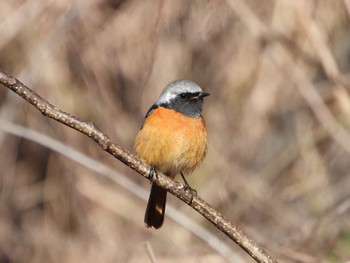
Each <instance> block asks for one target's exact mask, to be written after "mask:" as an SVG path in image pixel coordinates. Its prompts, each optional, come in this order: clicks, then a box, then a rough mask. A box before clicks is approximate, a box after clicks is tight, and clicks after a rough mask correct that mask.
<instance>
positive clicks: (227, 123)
mask: <svg viewBox="0 0 350 263" xmlns="http://www.w3.org/2000/svg"><path fill="white" fill-rule="evenodd" d="M349 15H350V3H349V1H340V0H335V1H333V0H319V1H291V0H290V1H288V0H280V1H272V0H269V1H259V0H249V1H246V2H243V1H242V0H240V1H236V0H227V1H186V0H180V1H165V0H164V1H160V0H146V1H136V0H130V1H112V0H109V1H108V0H89V1H68V0H61V1H46V0H28V1H20V0H12V1H0V69H1V70H3V71H6V72H8V73H10V74H11V75H14V76H16V77H18V78H19V79H20V80H21V81H22V82H24V83H25V84H26V85H28V86H29V87H31V88H33V89H34V90H35V91H36V92H37V93H39V94H40V95H41V96H42V97H44V98H45V99H47V100H48V101H49V102H50V103H52V104H54V105H55V106H57V107H59V108H61V109H63V110H64V111H66V112H70V113H72V114H74V115H76V116H79V117H81V118H83V119H85V120H89V121H93V122H95V123H96V124H97V125H98V126H99V127H100V128H101V129H103V130H104V131H105V132H106V133H108V134H109V135H110V137H111V138H113V139H114V140H115V141H117V142H118V143H120V144H121V145H122V146H123V147H125V148H127V149H130V150H132V147H133V140H134V138H135V136H136V134H137V132H138V129H139V127H140V125H141V123H142V120H143V117H144V115H145V113H146V111H147V110H148V108H149V106H150V105H151V104H152V103H153V102H154V101H156V100H157V98H158V96H159V93H160V92H161V90H162V89H163V87H164V86H165V85H166V84H167V83H169V82H170V81H172V80H174V79H179V78H187V79H191V80H193V81H195V82H197V83H198V84H199V85H200V86H201V87H202V88H203V89H204V90H205V91H207V92H210V93H211V96H210V97H208V98H207V99H206V101H205V109H204V112H203V115H204V116H205V118H206V122H207V128H208V133H209V152H208V155H207V158H206V159H205V161H204V163H203V165H202V166H201V167H200V169H198V170H197V171H196V172H195V173H194V175H193V176H192V177H190V179H189V180H190V183H191V184H192V186H193V187H194V188H196V189H197V190H198V192H199V194H200V195H201V196H202V197H203V198H205V199H206V200H207V201H208V202H209V203H210V204H212V205H213V206H214V207H216V208H217V209H219V210H220V211H222V212H223V213H224V214H225V215H226V216H227V217H228V218H229V219H230V220H232V222H233V223H235V224H237V225H238V226H240V228H242V229H243V230H244V231H245V232H246V233H247V234H249V235H250V236H252V237H253V238H254V239H255V240H256V241H258V242H259V243H260V244H262V245H263V246H264V247H265V248H266V250H267V251H269V252H270V253H271V254H272V255H274V256H275V257H276V258H277V259H279V260H280V261H281V262H345V261H346V260H349V259H350V213H349V210H350V190H349V189H350V176H349V168H350V158H349V157H350V146H349V144H350V139H349V138H350V133H349V132H348V127H349V111H350V97H349V94H348V92H349V83H350V82H349V75H348V74H349V69H350V63H349V61H350V31H349V29H350V23H349ZM0 115H1V116H0V126H1V127H3V128H2V129H4V127H9V124H8V122H10V123H16V124H19V125H21V126H24V127H27V128H29V129H30V130H34V131H37V132H39V133H40V134H36V135H35V136H34V137H36V138H37V139H38V140H39V141H41V142H42V144H44V145H42V144H38V143H35V142H33V141H31V140H27V139H25V138H23V136H24V135H25V134H27V133H28V131H27V130H26V131H23V133H24V135H22V136H15V135H11V134H9V133H5V132H3V131H1V129H0V167H1V168H0V261H1V262H151V259H152V258H153V257H154V258H155V259H156V260H157V262H229V259H228V258H227V257H225V256H223V255H221V254H220V253H219V252H218V251H217V250H215V249H213V248H212V247H210V246H209V245H208V241H209V240H206V241H205V240H204V241H203V240H201V239H199V238H198V237H196V236H195V235H194V234H193V233H192V232H191V231H189V230H187V229H186V228H184V227H183V226H181V225H179V224H178V223H176V222H174V221H173V220H171V219H170V218H167V219H166V221H165V224H164V226H163V228H162V229H161V230H159V231H153V230H149V229H146V228H145V227H144V224H143V213H144V209H145V205H146V203H145V201H144V200H142V199H140V198H139V197H137V196H136V195H135V194H134V193H133V192H132V190H135V188H134V187H131V188H132V189H130V188H129V189H128V188H126V187H122V186H120V185H118V184H117V183H115V182H112V181H111V180H108V179H106V178H104V177H103V176H101V175H99V174H98V173H96V172H94V171H92V170H91V169H88V168H86V167H84V166H82V165H80V164H77V162H76V161H74V158H67V157H64V156H62V155H61V154H59V153H57V152H55V151H54V150H52V145H51V143H50V142H45V141H44V139H43V138H42V137H41V136H43V135H47V136H49V137H52V138H54V139H56V140H58V141H60V142H62V143H64V144H65V145H66V147H68V146H69V147H72V148H74V149H76V150H78V151H80V152H82V153H85V154H86V155H88V156H90V157H92V158H94V159H96V160H97V161H99V162H101V163H103V164H106V165H108V166H110V167H112V168H113V169H115V170H116V171H118V172H120V173H122V174H123V176H125V177H127V178H128V179H129V180H132V181H133V182H134V183H135V184H136V185H138V186H140V187H141V188H142V189H144V190H145V191H144V192H142V193H141V195H143V196H144V197H145V196H146V194H147V190H148V189H149V183H148V182H147V181H146V180H144V179H142V178H141V177H139V176H137V175H136V174H135V172H133V171H132V170H130V169H129V168H127V167H125V166H124V165H122V164H120V163H119V162H118V161H116V160H114V159H113V158H112V157H110V156H109V155H108V154H106V153H105V152H102V151H101V150H100V148H99V147H98V146H97V145H96V144H95V143H93V142H92V141H90V140H89V139H88V138H87V137H85V136H83V135H81V134H80V133H78V132H76V131H73V130H71V129H69V128H67V127H65V126H62V125H60V124H58V123H56V122H54V121H52V120H49V119H47V118H45V117H43V116H42V115H41V114H40V113H39V112H38V111H37V110H35V109H34V108H33V107H32V106H30V105H28V104H27V103H26V102H25V101H23V100H22V99H20V98H19V97H18V96H17V95H15V94H13V93H12V92H10V91H8V90H7V89H6V88H4V87H1V88H0ZM4 119H5V120H7V122H5V121H4ZM16 129H17V130H18V127H17V128H14V130H16ZM64 151H66V152H68V148H65V150H64ZM73 156H77V155H76V154H74V153H73ZM117 181H118V180H117ZM136 191H138V190H136ZM138 192H140V191H138ZM168 201H169V202H168V203H169V204H170V205H171V206H172V207H175V208H176V209H177V210H178V211H180V212H181V214H183V215H184V216H186V217H188V218H190V219H192V220H194V221H195V222H197V224H198V225H200V226H203V227H204V228H206V229H207V230H208V231H209V232H211V233H212V234H213V235H214V236H216V237H218V238H219V239H221V240H222V242H224V243H226V244H227V245H228V247H229V248H230V249H231V250H232V251H231V252H230V253H235V254H236V257H237V258H240V259H241V261H242V262H252V261H253V260H252V259H250V258H249V257H248V256H247V255H246V254H245V253H244V252H242V251H241V250H240V249H239V248H238V247H237V246H236V245H235V244H233V243H231V242H230V240H228V239H227V238H226V237H224V236H223V235H222V234H220V233H219V232H218V231H217V230H216V229H215V228H214V227H213V226H211V225H209V224H208V223H207V222H206V221H205V220H204V219H203V218H201V217H199V216H198V215H197V214H196V213H195V212H194V211H192V210H191V209H189V208H188V207H186V206H185V205H184V204H183V203H182V202H179V201H178V200H176V199H174V198H173V197H170V198H169V199H168ZM169 207H170V206H169ZM167 212H168V215H170V216H172V213H171V209H169V211H167ZM190 228H192V227H190ZM231 262H239V259H236V260H233V259H232V258H231Z"/></svg>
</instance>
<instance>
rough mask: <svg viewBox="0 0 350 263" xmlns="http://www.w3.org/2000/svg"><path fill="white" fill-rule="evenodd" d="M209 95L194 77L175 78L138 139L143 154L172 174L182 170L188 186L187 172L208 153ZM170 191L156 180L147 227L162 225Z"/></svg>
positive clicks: (154, 166) (155, 166)
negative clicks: (205, 113) (205, 108)
mask: <svg viewBox="0 0 350 263" xmlns="http://www.w3.org/2000/svg"><path fill="white" fill-rule="evenodd" d="M206 96H209V93H206V92H203V91H202V89H201V88H200V87H199V86H198V85H197V84H196V83H194V82H193V81H190V80H176V81H174V82H171V83H170V84H168V85H167V86H166V87H165V88H164V90H163V91H162V93H161V94H160V97H159V99H158V101H157V102H156V103H154V104H153V105H152V106H151V108H150V109H149V110H148V112H147V114H146V117H145V120H144V122H143V125H142V127H141V129H140V131H139V133H138V135H137V137H136V140H135V146H134V148H135V152H136V154H137V156H138V157H139V158H141V159H143V160H144V161H145V162H146V163H147V164H148V165H150V166H151V167H152V169H153V170H155V171H160V172H162V173H164V174H165V175H167V176H169V177H170V178H174V177H175V176H176V175H177V174H179V173H180V174H181V176H182V178H183V179H184V182H185V186H186V187H187V188H190V187H189V185H188V183H187V181H186V179H185V177H184V176H185V175H189V174H191V173H192V172H193V171H194V169H195V168H196V167H198V166H199V165H200V164H201V163H202V161H203V159H204V157H205V155H206V153H207V148H208V139H207V131H206V126H205V121H204V119H203V117H202V115H201V113H202V107H203V98H204V97H206ZM190 189H191V188H190ZM166 195H167V191H166V190H165V189H163V188H161V187H159V186H158V185H157V184H155V183H152V187H151V193H150V196H149V200H148V204H147V209H146V213H145V219H144V220H145V223H146V225H147V227H152V228H155V229H158V228H160V227H161V226H162V224H163V221H164V212H165V203H166Z"/></svg>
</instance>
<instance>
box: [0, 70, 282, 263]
mask: <svg viewBox="0 0 350 263" xmlns="http://www.w3.org/2000/svg"><path fill="white" fill-rule="evenodd" d="M0 83H1V84H3V85H4V86H6V87H7V88H9V89H11V90H12V91H14V92H16V93H17V94H18V95H19V96H21V97H22V98H24V99H25V100H26V101H28V102H29V103H30V104H32V105H33V106H34V107H35V108H37V109H38V110H39V111H40V112H41V113H42V114H43V115H45V116H47V117H49V118H52V119H54V120H56V121H58V122H60V123H62V124H65V125H67V126H69V127H71V128H73V129H75V130H77V131H80V132H81V133H83V134H85V135H87V136H89V137H90V138H91V139H93V140H94V141H95V142H97V143H98V144H99V145H100V147H101V148H102V149H103V150H104V151H106V152H108V153H110V154H111V155H113V156H114V157H115V158H117V159H118V160H120V161H121V162H123V163H124V164H126V165H127V166H129V167H130V168H132V169H133V170H135V171H136V172H138V173H139V174H141V175H142V176H144V177H146V178H148V175H149V173H150V167H149V166H148V165H146V164H145V163H144V162H142V161H141V160H139V159H138V158H136V157H135V156H134V155H132V154H131V153H130V152H128V151H127V150H125V149H123V148H122V147H121V146H119V145H118V144H116V143H115V142H113V141H112V140H111V139H110V138H109V137H108V136H107V135H106V134H104V133H103V132H102V131H101V130H100V129H98V128H97V127H96V125H95V124H93V123H92V122H86V121H83V120H81V119H78V118H77V117H74V116H72V115H70V114H68V113H66V112H63V111H62V110H60V109H58V108H56V107H55V106H53V105H51V104H50V103H48V102H47V101H46V100H44V99H43V98H41V97H40V96H39V95H37V94H36V93H35V92H34V91H32V90H31V89H29V88H28V87H26V86H25V85H24V84H22V83H21V82H20V81H19V80H17V79H16V78H13V77H11V76H9V75H7V74H5V73H3V72H0ZM148 179H149V178H148ZM153 180H154V182H155V183H156V184H157V185H159V186H161V187H162V188H164V189H166V190H167V191H168V192H170V193H171V194H173V195H174V196H176V197H177V198H179V199H181V200H182V201H184V202H185V203H187V204H188V205H189V206H191V207H192V208H193V209H195V210H196V211H197V212H199V213H200V214H201V215H202V216H204V217H205V218H207V219H208V220H209V221H210V222H211V223H212V224H213V225H215V226H216V227H217V228H218V229H219V230H220V231H221V232H223V233H224V234H225V235H226V236H228V237H229V238H230V239H232V240H233V241H234V242H235V243H236V244H238V245H239V246H240V247H241V248H242V249H243V250H245V251H246V252H247V253H248V254H249V255H250V256H251V257H252V258H253V259H254V260H256V261H257V262H266V263H267V262H277V261H276V260H274V259H273V258H272V257H271V256H270V255H269V254H267V253H266V252H265V251H264V250H263V249H262V248H261V247H260V246H259V245H258V244H257V243H256V242H255V241H253V240H252V239H251V238H249V237H247V236H246V235H245V234H244V233H243V232H242V231H241V230H240V229H239V228H238V227H237V226H235V225H233V224H232V223H231V222H230V221H228V219H227V218H225V217H224V216H223V215H222V214H221V213H220V212H218V211H216V210H215V209H214V208H213V207H211V206H210V205H209V204H208V203H207V202H206V201H204V200H203V199H202V198H200V197H199V196H198V195H194V196H192V194H191V193H189V192H187V191H185V190H184V187H183V186H182V185H181V184H179V183H177V182H175V181H173V180H172V179H170V178H169V177H167V176H165V175H164V174H162V173H158V176H155V177H153Z"/></svg>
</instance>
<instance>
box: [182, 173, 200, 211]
mask: <svg viewBox="0 0 350 263" xmlns="http://www.w3.org/2000/svg"><path fill="white" fill-rule="evenodd" d="M180 174H181V177H182V179H183V180H184V183H185V185H184V190H185V191H186V192H190V194H191V200H190V205H191V204H192V201H193V194H195V195H197V191H196V190H195V189H193V188H192V187H191V186H190V184H189V183H188V182H187V180H186V178H185V176H184V175H183V174H182V173H180Z"/></svg>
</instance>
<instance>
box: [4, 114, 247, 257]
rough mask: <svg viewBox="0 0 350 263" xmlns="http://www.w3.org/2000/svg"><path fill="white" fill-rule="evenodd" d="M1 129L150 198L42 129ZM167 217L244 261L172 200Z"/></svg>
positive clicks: (224, 253)
mask: <svg viewBox="0 0 350 263" xmlns="http://www.w3.org/2000/svg"><path fill="white" fill-rule="evenodd" d="M0 131H3V132H6V133H9V134H12V135H16V136H19V137H21V138H25V139H27V140H31V141H33V142H36V143H38V144H41V145H42V146H45V147H47V148H48V149H50V150H52V151H55V152H57V153H59V154H61V155H62V156H65V157H66V158H68V159H70V160H72V161H74V162H76V163H78V164H80V165H82V166H83V167H85V168H87V169H90V170H91V171H94V172H95V173H98V174H99V175H100V176H102V177H105V178H108V179H109V180H111V181H113V182H114V183H115V184H117V185H119V186H120V187H123V188H124V189H126V190H127V191H128V192H130V193H132V194H133V195H134V196H137V197H138V198H140V199H142V200H144V201H145V202H147V200H148V194H149V193H148V191H147V190H146V189H144V188H143V187H141V186H140V185H139V184H137V183H135V182H134V181H133V180H131V179H129V178H128V177H126V176H125V175H124V174H121V173H119V172H117V171H115V170H114V169H113V168H111V167H109V166H107V165H106V164H103V163H101V162H99V161H97V160H95V159H93V158H91V157H89V156H87V155H85V154H83V153H82V152H79V151H77V150H75V149H73V148H72V147H70V146H68V145H66V144H64V143H62V142H60V141H57V140H55V139H53V138H51V137H48V136H46V135H44V134H42V133H39V132H36V131H33V130H30V129H28V128H25V127H23V126H20V125H17V124H14V123H11V122H9V121H6V120H4V119H2V118H0ZM166 215H167V217H169V218H170V219H172V220H173V221H174V222H176V223H177V224H179V225H180V226H182V227H184V228H185V229H187V230H188V231H190V232H191V233H192V234H193V235H195V236H197V237H198V238H200V239H201V240H203V242H205V243H206V244H207V245H208V246H210V247H211V248H212V249H214V250H215V251H217V252H218V253H220V254H221V255H222V256H223V257H225V258H226V259H228V260H229V261H230V262H235V263H241V262H244V261H243V259H242V258H241V257H240V256H239V255H238V253H236V252H235V251H234V250H233V249H232V248H230V247H229V246H228V244H226V243H225V242H223V241H222V240H220V239H219V238H218V237H216V236H215V235H214V234H213V233H212V232H210V231H208V230H207V229H205V228H204V227H202V226H201V225H199V224H198V223H197V222H195V221H194V220H192V219H191V218H189V216H187V215H186V214H184V213H182V212H181V211H179V210H178V209H176V208H175V207H174V206H172V205H171V204H168V205H167V214H166Z"/></svg>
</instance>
